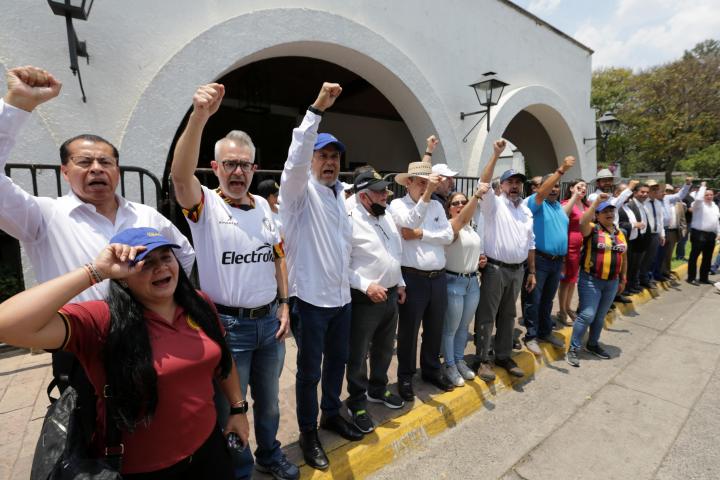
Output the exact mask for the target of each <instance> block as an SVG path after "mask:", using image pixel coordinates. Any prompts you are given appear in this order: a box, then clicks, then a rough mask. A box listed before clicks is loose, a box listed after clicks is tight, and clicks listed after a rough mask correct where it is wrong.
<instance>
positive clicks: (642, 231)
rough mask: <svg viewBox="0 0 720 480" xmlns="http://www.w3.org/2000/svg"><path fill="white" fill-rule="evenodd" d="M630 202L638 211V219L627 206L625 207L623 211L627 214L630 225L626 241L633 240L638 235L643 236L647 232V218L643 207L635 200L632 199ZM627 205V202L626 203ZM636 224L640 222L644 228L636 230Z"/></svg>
mask: <svg viewBox="0 0 720 480" xmlns="http://www.w3.org/2000/svg"><path fill="white" fill-rule="evenodd" d="M630 202H633V204H634V205H635V206H636V207H637V209H638V211H639V212H640V218H637V217H636V216H635V213H634V212H633V211H632V209H631V208H630V206H629V205H625V211H626V212H627V215H628V219H629V220H630V222H631V224H632V231H631V232H630V238H629V239H628V240H635V239H636V238H637V237H638V236H639V235H640V234H645V232H647V230H648V218H647V212H646V211H645V205H643V204H642V203H641V202H639V201H638V200H637V199H636V198H633V199H632V200H630ZM628 203H629V202H628ZM637 222H642V223H643V224H645V227H644V228H641V229H638V228H636V227H635V224H636V223H637Z"/></svg>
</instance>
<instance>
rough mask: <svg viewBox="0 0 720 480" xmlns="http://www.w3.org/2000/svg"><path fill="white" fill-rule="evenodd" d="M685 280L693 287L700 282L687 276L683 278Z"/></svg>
mask: <svg viewBox="0 0 720 480" xmlns="http://www.w3.org/2000/svg"><path fill="white" fill-rule="evenodd" d="M685 281H686V282H687V283H689V284H690V285H693V286H695V287H697V286H699V285H700V282H698V281H697V280H690V279H689V278H688V279H687V280H685Z"/></svg>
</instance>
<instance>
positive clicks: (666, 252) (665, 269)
mask: <svg viewBox="0 0 720 480" xmlns="http://www.w3.org/2000/svg"><path fill="white" fill-rule="evenodd" d="M679 238H680V229H678V228H674V229H669V228H666V229H665V246H664V247H663V261H662V271H661V272H660V273H662V274H663V275H666V276H667V275H670V272H671V271H672V267H671V266H670V264H671V263H672V259H673V251H674V250H675V245H677V242H678V239H679Z"/></svg>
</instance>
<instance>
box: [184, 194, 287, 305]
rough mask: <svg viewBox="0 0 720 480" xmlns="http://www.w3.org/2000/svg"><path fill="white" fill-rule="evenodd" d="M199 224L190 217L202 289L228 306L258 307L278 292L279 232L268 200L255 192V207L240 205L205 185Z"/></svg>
mask: <svg viewBox="0 0 720 480" xmlns="http://www.w3.org/2000/svg"><path fill="white" fill-rule="evenodd" d="M202 193H203V203H202V210H200V211H199V214H198V218H197V222H195V221H193V220H191V219H190V218H187V217H186V218H187V221H188V225H190V231H191V232H192V236H193V242H194V244H195V253H196V255H197V265H198V276H199V278H200V289H201V290H203V291H204V292H205V293H207V294H208V295H209V296H210V299H211V300H212V301H213V302H215V303H219V304H221V305H225V306H227V307H241V308H256V307H261V306H263V305H266V304H268V303H270V302H272V301H273V300H274V299H275V297H276V296H277V279H276V277H275V246H276V245H279V244H280V233H279V231H278V228H277V226H276V225H275V221H274V220H273V218H272V210H271V209H270V205H268V203H267V200H265V199H264V198H263V197H261V196H259V195H252V198H253V200H254V201H255V208H251V209H250V210H242V209H240V208H235V207H232V206H230V205H228V203H227V202H226V201H225V200H224V199H223V198H221V197H220V195H218V193H217V192H216V191H214V190H210V189H209V188H207V187H202Z"/></svg>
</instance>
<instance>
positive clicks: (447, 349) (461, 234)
mask: <svg viewBox="0 0 720 480" xmlns="http://www.w3.org/2000/svg"><path fill="white" fill-rule="evenodd" d="M489 188H490V186H489V185H488V184H486V183H480V184H479V185H478V188H477V190H476V191H475V194H474V195H473V196H472V197H471V198H470V200H468V198H467V197H466V196H465V194H464V193H462V192H454V193H451V194H450V196H449V197H448V199H447V201H446V202H445V211H446V212H447V217H448V219H449V220H450V225H451V226H452V229H453V233H454V234H455V239H454V240H453V242H452V243H451V244H450V245H448V246H446V247H445V257H446V259H447V261H446V266H445V275H446V276H447V292H448V305H447V309H446V310H445V319H444V320H443V333H442V353H443V357H444V358H445V366H444V372H443V373H444V375H445V377H446V378H447V379H448V380H450V382H452V384H453V385H455V386H456V387H461V386H463V385H465V380H472V379H473V378H475V373H474V372H473V371H472V369H471V368H470V367H468V366H467V364H466V363H465V360H464V358H465V345H466V344H467V335H468V326H469V325H470V320H472V318H473V316H474V315H475V309H476V308H477V305H478V302H479V301H480V282H479V277H478V276H479V275H480V273H479V270H478V269H479V268H483V267H484V266H485V263H486V262H487V258H486V257H485V255H482V237H481V236H480V235H479V234H478V232H476V231H475V229H474V228H473V226H472V225H471V222H470V221H471V219H472V218H473V215H474V214H475V211H476V210H477V206H478V200H480V199H481V198H482V196H483V195H484V194H485V193H486V192H487V191H488V190H489Z"/></svg>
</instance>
